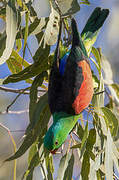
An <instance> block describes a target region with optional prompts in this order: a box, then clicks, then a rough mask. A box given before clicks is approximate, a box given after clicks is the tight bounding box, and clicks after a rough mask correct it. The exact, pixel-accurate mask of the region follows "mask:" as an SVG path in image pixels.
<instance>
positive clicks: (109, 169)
mask: <svg viewBox="0 0 119 180" xmlns="http://www.w3.org/2000/svg"><path fill="white" fill-rule="evenodd" d="M112 142H113V140H112V137H111V134H110V130H109V129H108V133H107V142H106V146H105V174H106V179H107V180H112V179H113V159H112Z"/></svg>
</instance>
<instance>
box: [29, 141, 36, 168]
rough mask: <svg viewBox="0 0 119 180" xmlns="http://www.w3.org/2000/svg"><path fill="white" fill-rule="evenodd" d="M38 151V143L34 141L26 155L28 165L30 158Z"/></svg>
mask: <svg viewBox="0 0 119 180" xmlns="http://www.w3.org/2000/svg"><path fill="white" fill-rule="evenodd" d="M37 151H38V144H37V143H36V142H35V143H34V144H33V145H32V146H31V148H30V150H29V156H28V167H29V166H30V163H31V161H32V158H33V157H34V154H36V153H37Z"/></svg>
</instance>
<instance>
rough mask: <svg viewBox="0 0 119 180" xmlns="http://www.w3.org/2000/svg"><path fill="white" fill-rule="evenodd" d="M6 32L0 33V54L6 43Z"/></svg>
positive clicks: (0, 54)
mask: <svg viewBox="0 0 119 180" xmlns="http://www.w3.org/2000/svg"><path fill="white" fill-rule="evenodd" d="M6 37H7V36H6V33H5V32H4V33H2V34H0V56H2V54H3V51H4V49H5V45H6Z"/></svg>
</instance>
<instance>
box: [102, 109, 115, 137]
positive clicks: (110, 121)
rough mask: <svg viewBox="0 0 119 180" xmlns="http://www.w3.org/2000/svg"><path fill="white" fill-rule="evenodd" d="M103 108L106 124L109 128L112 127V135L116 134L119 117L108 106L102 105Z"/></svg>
mask: <svg viewBox="0 0 119 180" xmlns="http://www.w3.org/2000/svg"><path fill="white" fill-rule="evenodd" d="M101 110H102V112H103V114H104V119H105V122H106V125H107V127H108V128H110V132H111V135H112V136H116V134H117V131H118V119H117V118H116V116H115V114H114V113H113V112H112V111H111V110H110V109H108V108H107V107H102V108H101Z"/></svg>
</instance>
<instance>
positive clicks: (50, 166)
mask: <svg viewBox="0 0 119 180" xmlns="http://www.w3.org/2000/svg"><path fill="white" fill-rule="evenodd" d="M45 161H46V167H47V179H48V180H53V172H54V167H53V156H52V155H51V154H49V156H47V157H46V158H45Z"/></svg>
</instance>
